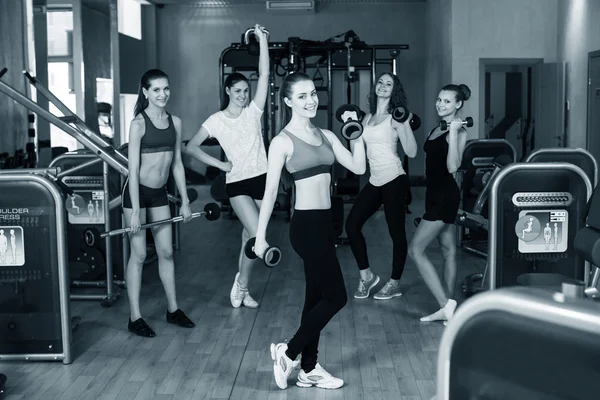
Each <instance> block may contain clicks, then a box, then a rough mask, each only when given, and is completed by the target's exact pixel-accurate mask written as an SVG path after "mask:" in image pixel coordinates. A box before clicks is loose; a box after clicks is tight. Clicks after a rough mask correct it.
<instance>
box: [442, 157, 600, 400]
mask: <svg viewBox="0 0 600 400" xmlns="http://www.w3.org/2000/svg"><path fill="white" fill-rule="evenodd" d="M536 153H537V154H536ZM536 153H532V155H531V156H530V157H529V158H528V160H529V161H531V162H534V161H535V160H536V159H543V158H549V159H555V158H556V157H559V158H560V157H564V158H569V157H570V158H572V160H571V161H573V163H580V164H582V165H588V166H591V167H592V168H590V169H589V170H588V171H587V172H589V173H591V174H592V176H596V175H597V169H596V168H594V167H595V164H596V163H595V161H594V158H593V157H591V155H590V154H589V153H588V152H587V151H585V150H582V149H541V150H539V151H538V152H536ZM530 165H532V166H533V167H532V168H533V169H536V168H539V167H541V166H544V167H546V168H548V166H552V163H548V164H542V163H538V164H530ZM555 165H562V166H564V165H569V164H566V163H557V164H555ZM571 165H572V164H571ZM573 171H576V172H577V173H578V174H581V173H583V169H582V168H579V167H578V166H574V168H573ZM499 178H500V179H502V178H501V177H499ZM558 179H561V178H560V177H559V178H558ZM587 182H588V183H589V184H590V186H591V182H594V183H595V179H592V180H589V179H588V180H587ZM588 189H589V187H588ZM537 200H538V201H539V200H540V199H539V198H538V199H537ZM561 217H567V218H568V213H566V214H565V215H561ZM574 219H578V220H580V221H581V220H585V221H586V226H585V227H583V228H581V229H579V230H578V231H577V233H576V235H575V238H574V240H573V248H574V250H575V256H576V257H579V258H580V259H581V260H577V261H576V262H577V263H578V264H579V268H580V267H581V266H580V264H581V261H584V262H585V263H587V264H592V265H599V264H600V257H599V256H598V254H597V251H595V249H597V247H596V246H598V245H599V244H600V195H599V194H598V192H597V191H596V190H594V192H593V194H592V196H591V198H590V200H589V201H588V203H587V206H586V209H585V210H584V213H583V214H580V218H574ZM561 222H563V223H566V221H561ZM568 225H571V223H568ZM563 236H564V235H563ZM531 277H532V275H529V276H528V278H529V279H527V280H521V281H520V282H519V283H520V284H521V285H522V286H521V287H511V288H501V289H498V290H494V291H491V292H487V293H482V294H480V295H478V296H476V297H474V298H471V299H468V300H467V301H465V303H464V304H463V305H462V306H461V307H460V308H459V309H457V311H456V314H455V315H454V317H453V318H452V320H451V321H450V323H449V324H448V327H447V329H446V330H445V331H444V334H443V336H442V341H441V344H440V351H439V355H438V373H437V387H438V393H437V396H436V397H435V399H436V400H446V399H454V398H474V397H477V398H485V399H500V398H511V399H512V398H536V399H540V400H554V399H566V398H588V397H590V396H592V397H593V394H594V393H600V383H599V382H600V380H599V379H598V378H600V375H599V370H598V368H596V360H597V359H598V356H600V352H599V350H598V346H597V343H598V341H599V340H600V333H599V332H600V311H599V310H598V307H597V304H596V303H595V302H593V301H590V300H589V299H595V298H596V297H597V294H598V290H597V287H596V286H595V285H594V283H593V282H592V285H588V284H586V282H585V280H580V279H571V278H568V277H566V276H562V277H561V276H558V277H556V276H554V277H552V275H547V274H546V275H545V276H544V275H542V277H541V279H537V282H535V281H536V279H531ZM586 277H587V276H584V279H585V278H586ZM527 281H529V282H527ZM529 283H534V284H535V283H537V284H540V283H541V285H539V286H540V287H523V285H524V286H528V284H529ZM584 297H588V299H584ZM490 343H492V344H493V345H490Z"/></svg>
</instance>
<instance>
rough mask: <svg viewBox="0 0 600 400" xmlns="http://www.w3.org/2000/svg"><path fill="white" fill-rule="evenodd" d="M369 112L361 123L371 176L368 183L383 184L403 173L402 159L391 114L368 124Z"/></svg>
mask: <svg viewBox="0 0 600 400" xmlns="http://www.w3.org/2000/svg"><path fill="white" fill-rule="evenodd" d="M371 116H372V115H371V114H369V116H368V119H367V121H366V122H365V123H363V126H364V128H363V134H362V136H363V139H364V141H365V143H366V144H367V159H368V160H369V169H370V170H371V176H370V177H369V183H371V185H373V186H383V185H385V184H386V183H388V182H391V181H393V180H394V179H396V178H397V177H398V176H400V175H403V174H404V173H405V172H404V168H402V160H400V157H398V135H397V134H396V131H395V130H394V129H393V128H392V116H391V115H389V116H388V117H387V118H386V119H385V120H383V122H381V123H380V124H378V125H375V126H369V121H370V120H371Z"/></svg>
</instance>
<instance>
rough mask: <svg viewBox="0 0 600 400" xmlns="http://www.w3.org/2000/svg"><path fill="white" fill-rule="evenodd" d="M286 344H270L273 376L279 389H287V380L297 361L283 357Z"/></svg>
mask: <svg viewBox="0 0 600 400" xmlns="http://www.w3.org/2000/svg"><path fill="white" fill-rule="evenodd" d="M287 348H288V346H287V344H286V343H277V344H275V343H271V359H272V360H273V376H274V377H275V383H277V386H278V387H279V389H285V388H287V385H288V384H287V380H288V378H289V377H290V374H291V373H292V371H293V370H294V368H296V366H297V365H298V363H299V361H294V360H292V359H290V358H289V357H288V356H286V355H285V351H286V350H287Z"/></svg>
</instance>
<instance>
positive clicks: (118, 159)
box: [0, 69, 194, 307]
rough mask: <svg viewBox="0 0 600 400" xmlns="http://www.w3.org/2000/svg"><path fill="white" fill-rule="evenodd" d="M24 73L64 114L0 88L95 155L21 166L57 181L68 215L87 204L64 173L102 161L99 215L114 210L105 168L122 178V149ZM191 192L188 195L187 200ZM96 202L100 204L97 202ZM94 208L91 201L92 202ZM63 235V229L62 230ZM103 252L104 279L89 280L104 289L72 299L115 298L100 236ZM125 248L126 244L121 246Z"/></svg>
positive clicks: (116, 203)
mask: <svg viewBox="0 0 600 400" xmlns="http://www.w3.org/2000/svg"><path fill="white" fill-rule="evenodd" d="M5 70H6V69H3V70H2V71H0V77H1V76H2V75H3V72H5ZM24 75H25V77H26V78H27V79H28V80H29V82H30V83H31V85H33V86H34V87H35V88H36V89H37V92H38V93H40V94H41V95H43V96H44V97H46V98H47V99H48V100H49V101H50V102H52V103H53V104H54V105H55V106H56V107H57V109H58V110H60V111H61V112H62V113H63V114H64V116H63V117H57V116H55V115H54V114H52V113H50V112H49V111H47V110H45V109H43V108H41V107H40V106H39V105H38V104H37V103H35V102H33V101H32V100H30V99H29V98H28V97H26V96H24V95H23V94H22V93H20V92H19V91H17V90H15V89H14V88H13V87H11V86H10V85H8V84H7V83H5V82H3V81H2V80H0V92H3V93H4V94H6V95H7V96H8V97H10V98H12V99H13V100H15V101H16V102H18V103H20V104H21V105H23V106H24V107H26V108H27V109H29V110H30V111H31V112H33V113H34V114H37V115H38V117H41V118H44V119H46V120H47V121H48V122H50V123H51V124H53V125H55V126H57V127H58V128H60V129H61V130H63V131H64V132H66V133H67V134H69V135H71V136H72V137H74V138H75V139H76V140H77V141H78V142H79V143H81V144H82V145H83V146H84V147H85V148H86V149H87V150H88V151H89V152H91V154H93V155H94V156H95V157H94V158H92V159H91V160H89V161H85V162H83V163H81V164H78V165H77V166H74V167H72V168H70V169H68V170H66V171H62V170H60V171H58V170H57V171H56V173H51V172H50V169H40V170H33V169H28V170H23V171H26V172H28V173H32V172H33V173H35V172H37V173H39V174H43V175H44V176H45V177H46V178H48V179H51V180H52V181H54V183H55V184H57V185H58V186H59V187H60V188H61V189H62V190H63V191H64V192H66V193H67V194H68V196H67V199H66V200H65V208H66V210H67V211H68V212H69V213H70V214H72V215H79V214H80V213H82V212H83V211H84V210H87V205H86V203H85V202H84V200H83V198H82V196H80V195H77V194H76V193H75V191H74V190H73V189H72V188H70V187H69V186H68V185H66V184H65V183H64V182H63V180H64V179H65V177H69V176H75V175H76V173H78V172H79V171H82V170H85V169H87V168H93V167H94V166H96V165H97V164H100V163H103V167H102V171H103V176H102V182H103V187H102V192H103V196H104V197H103V199H104V201H102V209H100V208H99V211H100V214H101V215H104V216H106V215H110V212H111V210H114V209H116V208H118V207H120V205H121V196H120V195H118V196H115V197H113V198H112V199H111V198H110V196H109V192H110V190H109V187H110V178H109V175H110V174H109V168H112V169H114V170H115V171H116V172H118V174H120V175H121V176H122V177H123V178H126V177H127V176H128V173H129V171H128V160H127V157H126V156H125V155H123V153H122V152H120V151H119V150H118V149H116V148H114V147H113V146H112V145H110V144H109V143H107V142H106V141H105V140H104V139H103V138H102V137H101V136H100V135H99V134H97V133H95V132H93V131H91V130H90V129H89V128H87V126H86V125H85V123H84V122H83V121H82V120H81V119H80V118H79V117H78V116H77V115H75V114H74V113H73V112H71V110H69V109H68V107H66V106H65V105H64V104H63V103H62V102H60V100H59V99H58V98H56V97H55V96H54V95H53V94H52V93H51V92H50V91H49V90H48V89H47V88H45V87H44V86H43V85H42V84H41V83H40V82H39V81H38V80H37V79H36V78H34V77H32V76H31V75H30V74H29V73H28V72H26V71H25V72H24ZM193 197H194V196H193V195H192V196H190V202H191V201H192V198H193ZM168 198H169V201H170V202H172V203H175V204H180V198H178V197H177V196H176V194H172V193H169V194H168ZM99 206H100V204H99ZM94 208H95V204H94ZM111 225H112V224H111V218H104V230H105V231H110V230H111V228H112V226H111ZM62 232H63V233H62V234H63V235H64V234H65V232H66V230H63V231H62ZM88 239H89V238H88V237H84V240H88ZM104 240H105V243H104V252H105V262H106V281H105V282H100V283H92V286H95V287H102V288H105V289H106V291H105V293H102V294H99V295H98V294H81V295H76V297H74V299H75V300H100V301H101V304H102V306H104V307H110V306H112V304H113V303H114V302H115V301H116V300H117V299H118V298H119V294H118V292H116V291H115V287H114V283H115V282H114V268H113V255H112V250H113V248H112V243H111V239H110V238H109V237H106V238H104ZM86 244H88V245H89V246H90V248H92V247H94V246H95V245H96V244H95V243H92V244H90V243H86ZM124 247H125V248H126V247H127V246H124Z"/></svg>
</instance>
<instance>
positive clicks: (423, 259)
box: [408, 85, 471, 324]
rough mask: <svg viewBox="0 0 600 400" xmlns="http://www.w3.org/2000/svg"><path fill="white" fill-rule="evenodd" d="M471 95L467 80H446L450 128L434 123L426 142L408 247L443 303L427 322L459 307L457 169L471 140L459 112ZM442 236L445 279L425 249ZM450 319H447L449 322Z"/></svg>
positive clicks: (444, 101) (442, 97)
mask: <svg viewBox="0 0 600 400" xmlns="http://www.w3.org/2000/svg"><path fill="white" fill-rule="evenodd" d="M469 97H471V90H470V89H469V87H468V86H467V85H446V86H444V87H443V88H442V90H441V91H440V93H439V95H438V98H437V100H436V109H437V112H438V115H439V116H440V117H441V118H442V120H443V121H446V124H440V125H444V126H445V127H446V129H445V130H443V129H442V128H441V127H439V126H438V127H435V128H434V129H432V130H431V132H430V133H429V136H428V137H427V140H426V141H425V145H424V146H423V148H424V150H425V153H426V158H425V178H426V193H425V214H424V215H423V218H422V220H421V222H420V223H419V226H418V228H417V231H416V232H415V235H414V237H413V239H412V241H411V243H410V247H409V249H408V254H409V256H410V257H411V258H412V259H413V260H414V262H415V263H416V264H417V267H418V268H419V272H420V273H421V276H422V277H423V280H424V281H425V284H426V285H427V287H428V288H429V290H431V292H432V293H433V295H434V297H435V299H436V300H437V302H438V304H439V305H440V307H441V308H440V310H438V311H436V312H434V313H433V314H431V315H428V316H426V317H423V318H421V321H423V322H430V321H449V320H450V319H451V318H452V316H453V315H454V310H455V309H456V300H453V299H452V297H453V293H454V286H455V283H456V282H455V281H456V238H455V237H454V235H455V227H454V221H455V220H456V214H457V213H458V208H459V205H460V190H459V188H458V185H457V184H456V181H455V179H454V176H453V174H454V173H455V172H456V171H457V170H458V168H459V167H460V164H461V161H462V154H463V151H464V149H465V143H466V141H467V131H466V130H465V129H464V128H463V122H462V121H461V120H460V119H459V118H458V117H457V116H456V114H457V113H458V112H459V110H460V109H461V108H462V107H463V105H464V103H465V101H467V100H469ZM435 238H437V239H438V242H439V244H440V247H441V249H442V257H443V259H444V270H443V274H444V284H442V281H441V279H440V277H439V276H438V275H437V272H436V269H435V267H434V266H433V264H432V263H431V261H430V260H429V258H428V257H427V256H426V255H425V249H426V248H427V246H429V244H430V243H431V242H432V241H433V239H435ZM444 324H446V322H444Z"/></svg>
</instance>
